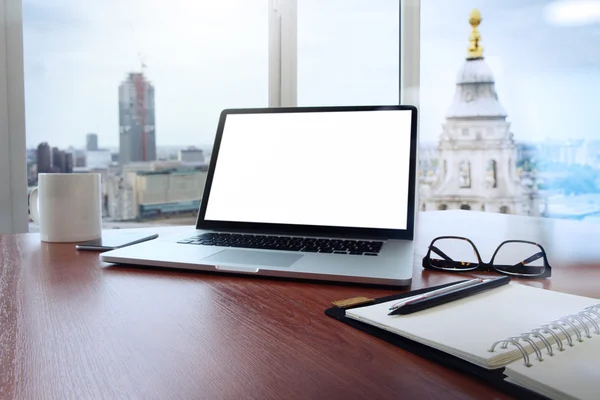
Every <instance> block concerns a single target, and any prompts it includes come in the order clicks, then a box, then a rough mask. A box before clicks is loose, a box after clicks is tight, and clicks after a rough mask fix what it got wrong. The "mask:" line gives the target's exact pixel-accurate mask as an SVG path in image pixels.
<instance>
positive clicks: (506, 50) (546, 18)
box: [23, 0, 600, 147]
mask: <svg viewBox="0 0 600 400" xmlns="http://www.w3.org/2000/svg"><path fill="white" fill-rule="evenodd" d="M297 1H298V105H361V104H396V103H397V102H398V97H399V95H398V70H399V66H398V64H399V61H398V57H399V56H398V54H399V51H398V46H399V38H398V31H399V21H398V9H399V6H398V4H399V3H398V1H397V0H297ZM475 7H477V8H479V9H480V11H481V13H482V16H483V22H482V24H481V26H480V27H479V30H480V33H481V36H482V45H483V46H484V49H485V51H484V57H485V59H486V61H487V62H488V63H489V65H490V67H491V68H492V70H493V71H494V75H495V77H496V89H497V92H498V95H499V99H500V101H501V103H502V104H503V106H504V108H505V109H506V111H507V112H508V120H509V121H510V122H511V127H512V132H513V133H514V135H515V139H516V140H518V141H542V140H546V139H561V140H562V139H568V138H584V139H600V112H599V111H600V110H599V109H598V107H599V106H598V104H600V95H599V94H597V91H598V90H597V88H600V48H598V45H597V43H600V1H598V0H560V1H554V0H527V1H522V0H503V1H497V0H453V1H445V0H422V19H421V27H422V33H421V56H422V57H421V90H420V111H421V114H420V116H421V118H420V134H421V140H422V141H423V142H435V141H437V139H438V137H439V134H440V133H441V125H442V123H443V122H444V115H445V113H446V111H447V109H448V107H449V106H450V103H451V101H452V98H453V93H454V90H455V80H456V74H457V72H458V70H459V69H460V67H461V65H462V64H463V63H464V62H465V56H466V47H467V45H468V36H469V34H470V30H471V27H470V26H469V24H468V21H467V20H468V15H469V13H470V12H471V10H472V9H473V8H475ZM268 12H269V10H268V0H219V1H216V0H196V1H195V2H190V1H189V0H169V1H164V0H162V1H161V0H103V1H102V2H98V1H92V0H23V30H24V59H25V96H26V118H27V121H26V122H27V142H28V147H35V146H37V144H38V143H39V142H42V141H48V142H50V144H51V145H52V146H59V147H68V146H71V145H72V146H75V147H83V146H84V143H85V135H86V134H87V133H89V132H94V133H97V134H98V135H99V141H100V146H101V147H112V146H117V144H118V132H119V129H118V128H119V127H118V86H119V84H120V83H121V82H122V81H123V80H124V79H125V76H126V75H127V73H129V72H132V71H139V70H140V69H141V64H142V62H144V63H145V64H146V65H147V67H146V69H145V73H146V75H147V77H148V79H149V80H150V81H151V82H152V83H153V85H154V86H155V90H156V129H157V144H158V145H159V146H161V145H162V146H165V145H180V146H188V145H198V146H205V145H210V144H211V143H212V141H213V138H214V134H215V131H216V125H217V119H218V115H219V112H220V111H221V110H222V109H224V108H234V107H265V106H267V105H268ZM365 140H368V137H365Z"/></svg>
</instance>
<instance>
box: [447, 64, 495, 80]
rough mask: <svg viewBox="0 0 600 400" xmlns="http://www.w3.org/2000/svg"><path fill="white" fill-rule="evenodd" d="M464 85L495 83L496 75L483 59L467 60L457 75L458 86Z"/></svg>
mask: <svg viewBox="0 0 600 400" xmlns="http://www.w3.org/2000/svg"><path fill="white" fill-rule="evenodd" d="M463 83H494V74H493V73H492V69H491V68H490V67H489V65H488V64H487V63H486V62H485V60H484V59H483V58H479V59H474V60H467V61H465V63H464V64H463V66H462V67H461V69H460V70H459V71H458V74H457V75H456V84H458V85H460V84H463Z"/></svg>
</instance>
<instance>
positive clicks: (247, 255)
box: [202, 249, 303, 267]
mask: <svg viewBox="0 0 600 400" xmlns="http://www.w3.org/2000/svg"><path fill="white" fill-rule="evenodd" d="M302 257H303V256H302V255H301V254H294V253H271V252H266V251H254V250H237V249H235V250H234V249H232V250H223V251H221V252H218V253H216V254H213V255H212V256H209V257H206V258H203V259H202V261H203V262H207V263H209V264H214V265H219V264H244V265H256V266H262V267H289V266H291V265H292V264H293V263H295V262H296V261H298V260H299V259H301V258H302Z"/></svg>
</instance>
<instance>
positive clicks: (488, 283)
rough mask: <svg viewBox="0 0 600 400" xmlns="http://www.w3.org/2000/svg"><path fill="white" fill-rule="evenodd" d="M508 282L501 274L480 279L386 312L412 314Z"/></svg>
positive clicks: (413, 300) (507, 278)
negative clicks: (477, 281)
mask: <svg viewBox="0 0 600 400" xmlns="http://www.w3.org/2000/svg"><path fill="white" fill-rule="evenodd" d="M509 282H510V278H509V277H508V276H503V277H501V278H496V279H487V280H482V282H480V283H475V284H474V285H471V286H467V287H463V288H462V289H455V290H451V291H449V292H446V293H442V294H437V295H432V296H429V297H428V298H424V299H417V298H413V299H410V300H409V301H407V302H405V303H404V305H403V306H402V307H398V308H396V309H395V310H393V311H392V312H390V313H388V315H406V314H412V313H415V312H417V311H421V310H426V309H428V308H432V307H436V306H439V305H442V304H446V303H449V302H451V301H455V300H459V299H464V298H465V297H469V296H473V295H475V294H477V293H481V292H484V291H486V290H490V289H493V288H497V287H499V286H502V285H506V284H507V283H509ZM455 286H457V285H455ZM451 287H452V286H451Z"/></svg>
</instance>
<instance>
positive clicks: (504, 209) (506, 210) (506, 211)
mask: <svg viewBox="0 0 600 400" xmlns="http://www.w3.org/2000/svg"><path fill="white" fill-rule="evenodd" d="M500 214H510V209H509V208H508V206H501V207H500Z"/></svg>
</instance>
